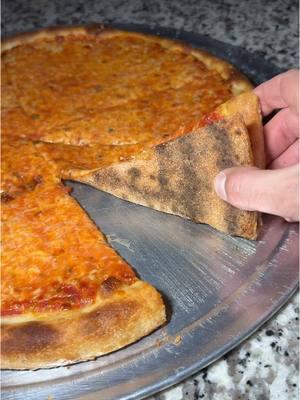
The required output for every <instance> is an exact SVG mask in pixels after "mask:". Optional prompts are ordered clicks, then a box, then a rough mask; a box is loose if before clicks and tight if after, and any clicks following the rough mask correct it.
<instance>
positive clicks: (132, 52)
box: [2, 35, 232, 319]
mask: <svg viewBox="0 0 300 400" xmlns="http://www.w3.org/2000/svg"><path fill="white" fill-rule="evenodd" d="M163 44H164V42H163V41H161V42H160V41H158V42H156V41H155V40H144V39H143V38H142V37H135V36H134V35H133V36H130V35H123V36H117V37H105V36H104V37H101V36H100V37H96V36H93V35H90V36H89V35H86V36H80V35H79V36H76V35H70V36H68V37H64V38H63V37H59V38H53V39H44V40H37V41H36V42H32V43H28V44H23V45H20V46H17V47H15V48H12V49H11V50H8V51H6V52H5V53H4V55H3V58H2V63H3V67H2V130H3V138H4V139H3V144H2V193H3V196H2V200H3V206H2V238H3V246H2V248H3V254H2V312H3V314H5V315H16V314H26V315H27V316H31V317H32V315H35V313H37V312H38V313H40V312H41V313H43V312H48V311H52V312H53V313H55V311H60V312H61V311H63V312H68V310H76V309H78V308H80V307H90V306H91V305H92V304H93V303H94V302H95V301H96V299H99V298H103V296H104V297H105V295H106V294H107V293H109V292H110V290H114V288H115V285H117V286H118V285H119V284H121V285H122V284H124V285H125V286H126V285H129V284H132V283H133V282H135V280H136V278H135V274H134V272H133V271H132V269H131V268H130V267H129V266H128V265H127V264H126V263H125V262H124V261H123V260H122V259H121V258H120V257H119V256H118V255H117V254H116V253H115V252H114V250H113V249H111V248H110V247H109V246H108V245H107V243H106V242H105V240H104V237H103V235H102V234H101V233H100V232H99V231H98V230H97V228H96V227H95V225H94V224H93V223H92V222H91V221H90V220H89V218H88V217H87V215H86V214H85V213H84V212H83V210H81V209H80V207H79V206H78V205H77V203H76V202H75V201H74V200H73V199H72V198H71V197H70V196H69V195H68V191H67V190H66V188H64V187H63V186H62V185H61V184H60V179H61V178H62V177H63V178H72V177H75V178H76V177H78V176H80V171H82V172H83V173H84V171H86V170H90V169H97V168H102V167H105V166H108V165H110V164H112V163H115V162H120V161H124V160H128V159H130V158H133V157H135V156H136V155H137V156H139V155H138V154H139V153H140V152H141V151H144V150H146V149H147V148H151V147H152V146H154V145H156V144H158V143H162V142H164V141H167V140H170V139H172V138H174V137H176V136H177V135H179V134H182V132H183V131H184V126H190V125H191V124H193V123H194V122H195V121H197V120H198V119H199V118H200V117H202V116H203V115H204V114H206V113H207V112H209V111H211V110H212V109H214V108H215V107H216V106H217V105H219V104H220V103H222V102H223V101H225V100H227V99H228V98H230V97H231V96H232V88H231V81H230V79H227V78H224V77H223V76H222V74H219V73H218V72H216V71H215V70H214V69H210V68H207V67H206V65H205V63H203V62H201V61H200V60H199V59H197V58H196V57H195V56H194V55H193V54H192V53H191V52H190V51H184V50H183V48H182V47H180V46H175V45H174V46H173V47H172V46H171V47H168V46H165V45H163ZM25 77H26V78H25ZM145 153H146V152H145ZM111 279H113V280H111ZM105 282H106V283H105ZM116 282H117V283H116ZM103 285H104V286H103ZM103 288H104V289H105V290H104V291H103ZM106 292H107V293H106ZM31 317H30V318H31ZM20 318H21V317H20ZM21 319H22V318H21Z"/></svg>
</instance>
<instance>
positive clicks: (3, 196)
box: [1, 192, 14, 203]
mask: <svg viewBox="0 0 300 400" xmlns="http://www.w3.org/2000/svg"><path fill="white" fill-rule="evenodd" d="M12 200H14V196H12V195H11V194H9V193H7V192H2V193H1V203H8V202H9V201H12Z"/></svg>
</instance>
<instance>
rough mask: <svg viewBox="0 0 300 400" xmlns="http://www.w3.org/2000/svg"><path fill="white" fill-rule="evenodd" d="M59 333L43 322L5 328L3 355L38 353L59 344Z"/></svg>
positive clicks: (3, 333)
mask: <svg viewBox="0 0 300 400" xmlns="http://www.w3.org/2000/svg"><path fill="white" fill-rule="evenodd" d="M58 338H59V333H58V331H57V330H56V329H55V328H53V327H52V326H50V325H48V324H46V323H42V322H36V321H34V322H28V323H25V324H22V325H20V326H14V325H11V326H9V327H8V326H7V327H6V326H4V330H3V332H2V343H1V351H2V353H3V354H14V353H16V354H18V353H38V352H40V351H43V350H45V349H46V348H49V347H53V346H54V345H55V343H58V341H59V340H58Z"/></svg>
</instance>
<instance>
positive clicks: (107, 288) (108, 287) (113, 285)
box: [101, 276, 122, 294]
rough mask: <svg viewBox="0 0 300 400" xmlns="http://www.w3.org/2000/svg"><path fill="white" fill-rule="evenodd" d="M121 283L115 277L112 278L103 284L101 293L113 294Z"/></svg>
mask: <svg viewBox="0 0 300 400" xmlns="http://www.w3.org/2000/svg"><path fill="white" fill-rule="evenodd" d="M121 283H122V282H121V281H120V280H119V279H117V278H115V277H114V276H110V277H109V278H107V279H105V281H103V282H102V283H101V292H102V293H104V294H111V293H112V292H113V291H114V290H116V289H117V288H118V287H120V285H121Z"/></svg>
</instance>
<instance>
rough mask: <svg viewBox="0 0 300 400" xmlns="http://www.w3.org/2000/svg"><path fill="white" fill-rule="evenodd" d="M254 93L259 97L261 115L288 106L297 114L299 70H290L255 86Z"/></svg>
mask: <svg viewBox="0 0 300 400" xmlns="http://www.w3.org/2000/svg"><path fill="white" fill-rule="evenodd" d="M254 93H255V94H256V95H257V96H258V97H259V100H260V105H261V110H262V113H263V115H268V114H270V112H272V111H273V110H276V109H279V108H286V107H289V108H290V109H291V111H293V112H294V113H296V114H297V115H298V114H299V70H295V69H294V70H290V71H287V72H284V73H282V74H279V75H277V76H275V77H274V78H272V79H270V80H269V81H266V82H264V83H262V84H261V85H259V86H257V87H256V88H255V89H254Z"/></svg>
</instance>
